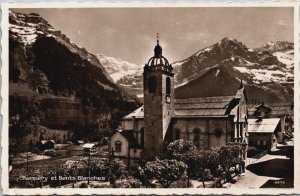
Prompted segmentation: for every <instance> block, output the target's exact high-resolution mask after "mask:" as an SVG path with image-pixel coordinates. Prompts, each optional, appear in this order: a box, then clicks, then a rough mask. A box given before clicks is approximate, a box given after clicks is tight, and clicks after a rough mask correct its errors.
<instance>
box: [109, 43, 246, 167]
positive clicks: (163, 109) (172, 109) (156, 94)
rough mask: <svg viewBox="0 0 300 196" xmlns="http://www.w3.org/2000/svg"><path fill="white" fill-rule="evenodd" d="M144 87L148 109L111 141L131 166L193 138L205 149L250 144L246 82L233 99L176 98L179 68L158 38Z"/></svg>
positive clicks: (128, 120) (125, 121) (131, 119)
mask: <svg viewBox="0 0 300 196" xmlns="http://www.w3.org/2000/svg"><path fill="white" fill-rule="evenodd" d="M208 85H209V84H208ZM143 87H144V89H143V90H144V105H143V106H142V107H140V108H138V109H136V110H135V111H133V112H132V113H130V114H128V115H127V116H125V117H124V118H123V119H122V129H121V130H119V131H117V132H116V133H115V134H114V135H113V136H112V137H111V141H110V151H111V154H112V155H113V156H114V157H118V158H121V159H125V160H128V163H129V164H130V162H131V160H139V159H140V158H144V159H153V158H154V157H156V156H158V157H159V156H160V155H162V154H163V152H164V150H165V149H166V147H167V145H168V144H169V143H170V142H173V141H175V140H178V139H183V140H190V141H192V142H193V143H194V144H195V145H196V146H198V147H199V148H200V149H209V148H210V147H218V146H222V145H226V143H228V142H239V143H243V144H246V145H247V143H248V139H247V137H248V133H247V130H248V125H247V94H246V91H245V88H244V86H243V83H242V81H241V84H240V87H239V88H238V89H237V92H236V94H235V95H232V96H218V97H196V98H187V99H176V98H175V96H174V72H173V67H172V65H171V64H169V62H168V60H167V59H166V58H165V57H164V56H163V55H162V48H161V46H160V45H159V40H157V45H156V46H155V48H154V56H153V57H151V58H150V59H149V61H148V63H146V64H145V66H144V72H143ZM199 90H201V89H199Z"/></svg>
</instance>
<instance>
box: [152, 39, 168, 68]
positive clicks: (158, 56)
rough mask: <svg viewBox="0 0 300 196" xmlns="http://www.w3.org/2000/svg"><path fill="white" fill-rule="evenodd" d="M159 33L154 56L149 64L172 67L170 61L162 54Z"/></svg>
mask: <svg viewBox="0 0 300 196" xmlns="http://www.w3.org/2000/svg"><path fill="white" fill-rule="evenodd" d="M158 38H159V37H158V34H157V45H156V46H155V48H154V56H153V57H151V58H150V59H149V61H148V63H147V66H165V67H168V68H169V67H170V66H171V65H170V64H169V61H168V60H167V59H166V58H165V57H164V56H163V55H162V48H161V46H160V45H159V39H158Z"/></svg>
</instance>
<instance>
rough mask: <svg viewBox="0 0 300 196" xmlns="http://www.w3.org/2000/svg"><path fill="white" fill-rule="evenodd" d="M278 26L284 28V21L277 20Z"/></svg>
mask: <svg viewBox="0 0 300 196" xmlns="http://www.w3.org/2000/svg"><path fill="white" fill-rule="evenodd" d="M278 24H279V25H281V26H286V22H285V21H284V20H278Z"/></svg>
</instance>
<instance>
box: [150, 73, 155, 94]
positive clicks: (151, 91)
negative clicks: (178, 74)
mask: <svg viewBox="0 0 300 196" xmlns="http://www.w3.org/2000/svg"><path fill="white" fill-rule="evenodd" d="M148 89H149V93H155V92H156V77H155V76H150V77H149V79H148Z"/></svg>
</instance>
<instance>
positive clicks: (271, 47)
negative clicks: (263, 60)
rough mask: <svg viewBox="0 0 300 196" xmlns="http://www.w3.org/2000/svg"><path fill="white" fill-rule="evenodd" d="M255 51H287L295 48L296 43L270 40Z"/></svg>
mask: <svg viewBox="0 0 300 196" xmlns="http://www.w3.org/2000/svg"><path fill="white" fill-rule="evenodd" d="M254 50H255V51H268V52H270V53H275V52H285V51H290V50H294V44H293V43H291V42H287V41H277V42H268V43H267V44H265V45H263V46H262V47H260V48H256V49H254Z"/></svg>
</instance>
